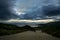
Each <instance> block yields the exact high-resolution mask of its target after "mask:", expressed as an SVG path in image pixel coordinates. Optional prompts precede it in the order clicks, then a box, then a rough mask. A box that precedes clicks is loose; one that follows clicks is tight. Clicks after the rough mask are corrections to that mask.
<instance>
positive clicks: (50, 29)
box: [40, 21, 60, 37]
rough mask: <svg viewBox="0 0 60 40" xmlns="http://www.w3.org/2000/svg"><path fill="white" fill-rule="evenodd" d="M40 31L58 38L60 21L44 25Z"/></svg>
mask: <svg viewBox="0 0 60 40" xmlns="http://www.w3.org/2000/svg"><path fill="white" fill-rule="evenodd" d="M40 29H41V30H42V31H43V32H45V33H48V34H51V35H52V36H55V37H60V21H57V22H51V23H47V24H44V25H42V27H40Z"/></svg>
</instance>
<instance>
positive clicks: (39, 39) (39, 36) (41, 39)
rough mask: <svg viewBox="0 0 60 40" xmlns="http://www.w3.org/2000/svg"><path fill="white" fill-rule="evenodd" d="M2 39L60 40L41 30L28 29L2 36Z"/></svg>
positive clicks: (0, 39) (0, 37)
mask: <svg viewBox="0 0 60 40" xmlns="http://www.w3.org/2000/svg"><path fill="white" fill-rule="evenodd" d="M0 40H60V38H55V37H52V36H51V35H48V34H46V33H42V32H40V31H36V32H32V31H26V32H23V33H18V34H13V35H7V36H0Z"/></svg>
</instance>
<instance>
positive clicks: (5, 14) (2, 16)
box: [0, 0, 17, 20]
mask: <svg viewBox="0 0 60 40" xmlns="http://www.w3.org/2000/svg"><path fill="white" fill-rule="evenodd" d="M10 1H11V0H0V20H7V19H11V18H16V17H17V16H16V15H14V14H12V13H11V11H10V9H9V7H10V6H11V5H10V4H11V3H9V2H10Z"/></svg>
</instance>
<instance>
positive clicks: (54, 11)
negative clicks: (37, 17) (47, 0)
mask: <svg viewBox="0 0 60 40" xmlns="http://www.w3.org/2000/svg"><path fill="white" fill-rule="evenodd" d="M43 11H44V14H45V15H46V16H57V15H60V6H59V7H55V6H51V5H49V6H44V7H43Z"/></svg>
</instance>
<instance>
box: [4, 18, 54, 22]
mask: <svg viewBox="0 0 60 40" xmlns="http://www.w3.org/2000/svg"><path fill="white" fill-rule="evenodd" d="M53 21H54V19H46V20H17V19H10V20H6V21H4V22H26V23H31V22H35V23H39V22H42V23H48V22H53Z"/></svg>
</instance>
